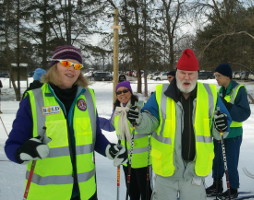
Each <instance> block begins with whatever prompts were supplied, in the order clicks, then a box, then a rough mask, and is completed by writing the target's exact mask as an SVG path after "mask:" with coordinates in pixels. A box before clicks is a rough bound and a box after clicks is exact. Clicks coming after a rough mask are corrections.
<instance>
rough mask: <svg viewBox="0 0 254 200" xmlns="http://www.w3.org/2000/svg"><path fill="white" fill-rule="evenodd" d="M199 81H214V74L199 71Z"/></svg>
mask: <svg viewBox="0 0 254 200" xmlns="http://www.w3.org/2000/svg"><path fill="white" fill-rule="evenodd" d="M198 78H199V79H212V78H214V75H213V72H211V71H199V72H198Z"/></svg>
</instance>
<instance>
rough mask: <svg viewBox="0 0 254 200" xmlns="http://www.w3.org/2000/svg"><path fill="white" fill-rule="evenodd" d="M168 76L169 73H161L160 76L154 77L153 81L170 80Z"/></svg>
mask: <svg viewBox="0 0 254 200" xmlns="http://www.w3.org/2000/svg"><path fill="white" fill-rule="evenodd" d="M167 74H168V72H160V73H159V74H158V75H154V76H153V77H152V80H156V81H161V80H167V79H168V76H167Z"/></svg>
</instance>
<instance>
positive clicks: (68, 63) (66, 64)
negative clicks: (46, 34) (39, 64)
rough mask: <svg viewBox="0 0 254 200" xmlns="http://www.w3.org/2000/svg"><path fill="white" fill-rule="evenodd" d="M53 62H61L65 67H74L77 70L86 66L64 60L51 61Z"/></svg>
mask: <svg viewBox="0 0 254 200" xmlns="http://www.w3.org/2000/svg"><path fill="white" fill-rule="evenodd" d="M51 61H58V62H60V64H61V65H63V66H64V67H67V68H69V67H71V66H73V67H74V69H75V70H80V69H81V68H83V67H84V66H83V65H82V64H80V63H74V62H71V61H68V60H62V59H51Z"/></svg>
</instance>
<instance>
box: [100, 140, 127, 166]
mask: <svg viewBox="0 0 254 200" xmlns="http://www.w3.org/2000/svg"><path fill="white" fill-rule="evenodd" d="M105 153H106V156H107V157H108V158H109V159H110V160H114V166H115V167H117V166H119V165H121V164H124V163H126V162H127V161H128V153H127V150H126V148H125V147H123V146H122V145H119V144H109V145H108V146H107V147H106V151H105Z"/></svg>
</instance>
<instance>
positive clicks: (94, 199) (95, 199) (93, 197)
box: [71, 193, 98, 200]
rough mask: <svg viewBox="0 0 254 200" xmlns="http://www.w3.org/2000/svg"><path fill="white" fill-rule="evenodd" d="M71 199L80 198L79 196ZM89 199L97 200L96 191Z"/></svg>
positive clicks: (76, 199)
mask: <svg viewBox="0 0 254 200" xmlns="http://www.w3.org/2000/svg"><path fill="white" fill-rule="evenodd" d="M71 200H80V197H75V198H72V199H71ZM89 200H98V199H97V193H95V194H94V195H93V196H92V197H91V198H90V199H89Z"/></svg>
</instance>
